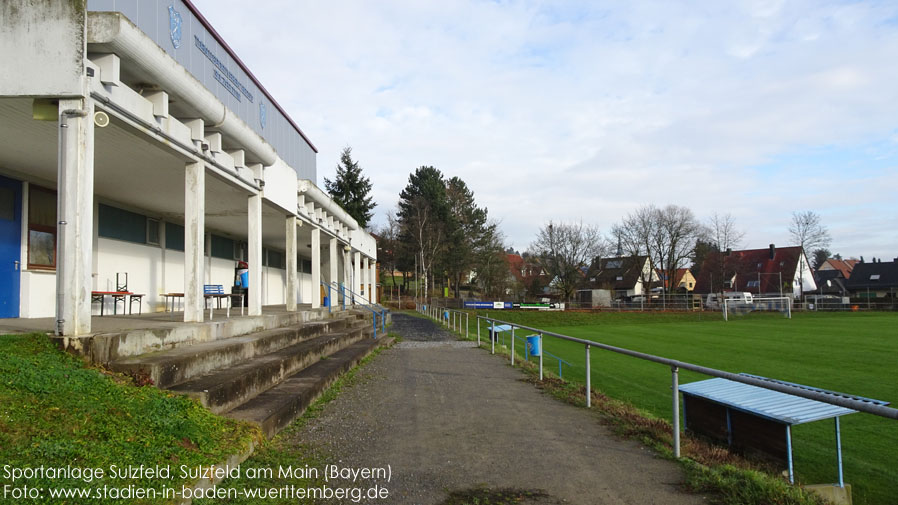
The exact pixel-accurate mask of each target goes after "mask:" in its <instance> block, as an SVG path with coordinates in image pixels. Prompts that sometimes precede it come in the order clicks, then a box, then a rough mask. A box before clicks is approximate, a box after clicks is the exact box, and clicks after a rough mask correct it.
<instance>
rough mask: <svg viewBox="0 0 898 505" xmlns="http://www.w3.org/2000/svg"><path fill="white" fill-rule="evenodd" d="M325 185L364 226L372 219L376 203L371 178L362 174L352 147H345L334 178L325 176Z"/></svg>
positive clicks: (335, 199)
mask: <svg viewBox="0 0 898 505" xmlns="http://www.w3.org/2000/svg"><path fill="white" fill-rule="evenodd" d="M324 187H325V188H326V189H327V192H328V194H330V197H331V198H332V199H333V200H334V201H335V202H337V204H338V205H339V206H340V207H342V208H343V210H345V211H346V213H347V214H349V215H350V216H352V217H353V219H355V220H356V221H357V222H358V223H359V226H361V227H362V228H366V227H367V226H368V223H369V222H370V221H371V215H372V214H371V210H372V209H374V207H375V205H376V204H375V203H374V199H373V197H372V196H371V180H370V179H368V178H367V177H364V176H363V175H362V167H360V166H359V163H358V162H357V161H353V160H352V148H351V147H348V146H347V147H344V148H343V152H342V153H341V154H340V163H337V176H336V177H335V178H334V180H333V181H332V180H330V179H328V178H327V177H325V178H324Z"/></svg>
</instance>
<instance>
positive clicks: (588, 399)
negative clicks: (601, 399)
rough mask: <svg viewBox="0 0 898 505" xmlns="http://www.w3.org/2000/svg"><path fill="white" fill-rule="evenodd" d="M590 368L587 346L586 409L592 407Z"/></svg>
mask: <svg viewBox="0 0 898 505" xmlns="http://www.w3.org/2000/svg"><path fill="white" fill-rule="evenodd" d="M590 376H591V373H590V367H589V344H586V408H590V407H592V394H591V392H590V388H591V387H592V386H591V385H590Z"/></svg>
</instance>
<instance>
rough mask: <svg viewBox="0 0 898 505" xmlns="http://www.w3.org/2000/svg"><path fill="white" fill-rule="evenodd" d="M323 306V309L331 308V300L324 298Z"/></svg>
mask: <svg viewBox="0 0 898 505" xmlns="http://www.w3.org/2000/svg"><path fill="white" fill-rule="evenodd" d="M324 306H325V307H330V306H331V299H330V298H329V297H327V296H325V297H324Z"/></svg>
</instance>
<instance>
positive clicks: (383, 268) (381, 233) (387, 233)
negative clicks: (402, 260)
mask: <svg viewBox="0 0 898 505" xmlns="http://www.w3.org/2000/svg"><path fill="white" fill-rule="evenodd" d="M377 235H378V241H377V264H378V265H379V266H380V278H381V284H382V285H386V279H387V276H389V277H390V281H391V282H390V294H391V298H392V292H393V287H394V286H395V285H396V279H395V278H394V277H393V272H395V271H396V269H397V267H398V263H397V258H398V257H399V254H398V251H397V249H398V247H399V220H398V219H397V218H396V212H395V211H390V212H388V213H387V224H385V225H384V226H383V227H381V228H380V229H379V230H378V231H377ZM404 276H405V275H404V272H403V277H404Z"/></svg>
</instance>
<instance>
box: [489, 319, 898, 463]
mask: <svg viewBox="0 0 898 505" xmlns="http://www.w3.org/2000/svg"><path fill="white" fill-rule="evenodd" d="M480 320H484V321H486V323H487V328H492V330H493V331H492V333H493V335H491V337H490V340H491V341H492V351H491V352H492V353H495V352H496V349H495V348H496V343H495V328H496V325H497V324H501V325H509V326H510V327H511V332H512V346H511V364H512V366H514V330H515V329H516V328H519V329H523V330H529V331H533V332H536V333H537V334H538V335H539V348H540V361H539V378H540V380H542V379H543V360H542V354H545V348H544V347H543V336H544V335H548V336H551V337H555V338H559V339H561V340H567V341H569V342H575V343H578V344H583V345H584V346H585V355H586V374H585V375H586V406H587V408H588V407H591V406H592V395H591V394H590V393H591V391H592V390H591V384H590V381H591V377H592V375H591V371H590V356H589V354H590V349H591V348H593V347H595V348H597V349H601V350H605V351H611V352H614V353H618V354H623V355H626V356H631V357H634V358H638V359H642V360H645V361H651V362H654V363H659V364H662V365H667V366H669V367H670V371H671V385H672V388H671V389H672V391H673V397H672V399H673V401H672V406H673V414H672V418H673V449H674V457H676V458H679V457H680V400H679V398H680V391H679V370H680V369H681V368H682V369H684V370H690V371H693V372H698V373H701V374H704V375H709V376H712V377H721V378H724V379H728V380H731V381H734V382H741V383H743V384H749V385H752V386H757V387H760V388H764V389H769V390H772V391H779V392H781V393H786V394H790V395H794V396H799V397H801V398H807V399H809V400H816V401H819V402H822V403H827V404H829V405H836V406H839V407H845V408H848V409H853V410H856V411H859V412H866V413H868V414H873V415H876V416H880V417H885V418H889V419H898V409H895V408H891V407H886V406H884V405H879V404H875V403H872V402H870V401H865V400H864V399H860V398H857V397H854V396H852V395H847V394H842V393H838V394H833V393H826V392H821V391H820V390H817V389H815V388H810V387H802V386H799V385H794V384H788V383H783V382H780V381H776V380H772V379H764V378H757V377H752V376H747V375H740V374H735V373H732V372H726V371H723V370H718V369H716V368H709V367H705V366H701V365H696V364H693V363H688V362H685V361H679V360H675V359H670V358H664V357H661V356H655V355H653V354H647V353H643V352H638V351H633V350H630V349H625V348H623V347H616V346H612V345H608V344H603V343H601V342H596V341H593V340H586V339H582V338H577V337H571V336H569V335H564V334H561V333H555V332H551V331H546V330H542V329H540V328H533V327H530V326H525V325H521V324H517V323H512V322H510V321H502V320H499V319H495V318H491V317H486V316H477V343H478V345H480Z"/></svg>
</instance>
